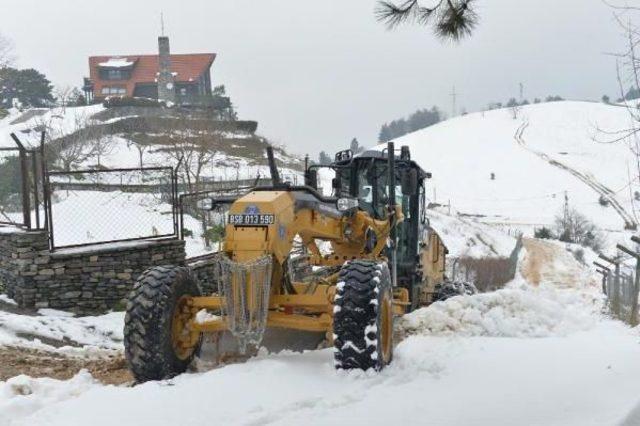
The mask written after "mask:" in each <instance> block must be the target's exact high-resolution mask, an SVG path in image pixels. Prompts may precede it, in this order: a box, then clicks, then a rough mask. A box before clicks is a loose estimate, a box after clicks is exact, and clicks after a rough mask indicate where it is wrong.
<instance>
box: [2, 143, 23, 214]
mask: <svg viewBox="0 0 640 426" xmlns="http://www.w3.org/2000/svg"><path fill="white" fill-rule="evenodd" d="M19 153H20V150H19V149H18V148H15V149H14V148H1V149H0V223H2V224H7V225H23V222H24V217H23V215H22V182H21V174H22V173H21V165H20V156H19Z"/></svg>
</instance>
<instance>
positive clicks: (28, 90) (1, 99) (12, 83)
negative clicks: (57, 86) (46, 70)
mask: <svg viewBox="0 0 640 426" xmlns="http://www.w3.org/2000/svg"><path fill="white" fill-rule="evenodd" d="M52 90H53V86H51V82H50V81H49V80H47V78H46V77H45V76H44V74H41V73H40V72H38V71H36V70H34V69H32V68H30V69H24V70H18V69H15V68H11V67H7V68H2V69H0V106H2V107H5V108H11V106H12V102H13V100H14V99H15V100H17V101H19V102H20V103H21V104H22V105H23V106H26V107H45V106H49V105H51V104H52V103H53V101H54V99H53V94H52Z"/></svg>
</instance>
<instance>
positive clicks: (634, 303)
mask: <svg viewBox="0 0 640 426" xmlns="http://www.w3.org/2000/svg"><path fill="white" fill-rule="evenodd" d="M632 239H633V238H632ZM616 247H617V248H618V250H620V251H622V252H624V253H627V254H628V255H630V256H632V257H634V258H635V259H636V271H635V276H634V280H633V294H632V295H631V296H632V297H631V318H630V321H629V323H630V324H631V325H632V326H634V327H635V326H636V325H638V294H639V293H640V254H639V253H636V252H635V251H632V250H630V249H628V248H626V247H625V246H623V245H621V244H618V245H617V246H616Z"/></svg>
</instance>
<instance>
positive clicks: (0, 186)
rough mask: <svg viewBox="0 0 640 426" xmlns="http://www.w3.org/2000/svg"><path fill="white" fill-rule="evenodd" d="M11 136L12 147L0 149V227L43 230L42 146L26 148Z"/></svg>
mask: <svg viewBox="0 0 640 426" xmlns="http://www.w3.org/2000/svg"><path fill="white" fill-rule="evenodd" d="M11 137H12V139H13V141H14V142H15V147H0V225H11V226H18V227H22V228H26V229H43V226H46V224H45V223H44V222H43V221H42V220H41V214H40V213H41V203H42V200H43V194H42V188H43V186H42V182H41V177H42V158H43V154H42V152H43V149H44V148H43V145H42V143H41V146H40V148H27V147H25V146H24V145H23V144H22V142H21V141H20V139H19V138H18V136H16V135H15V134H14V133H12V134H11ZM42 141H44V134H43V136H42Z"/></svg>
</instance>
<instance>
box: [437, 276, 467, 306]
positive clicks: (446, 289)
mask: <svg viewBox="0 0 640 426" xmlns="http://www.w3.org/2000/svg"><path fill="white" fill-rule="evenodd" d="M476 293H478V289H477V288H476V286H475V285H473V284H472V283H469V282H463V281H445V282H443V283H442V284H438V285H436V288H435V293H434V295H433V301H434V302H441V301H444V300H447V299H450V298H452V297H454V296H471V295H473V294H476Z"/></svg>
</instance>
